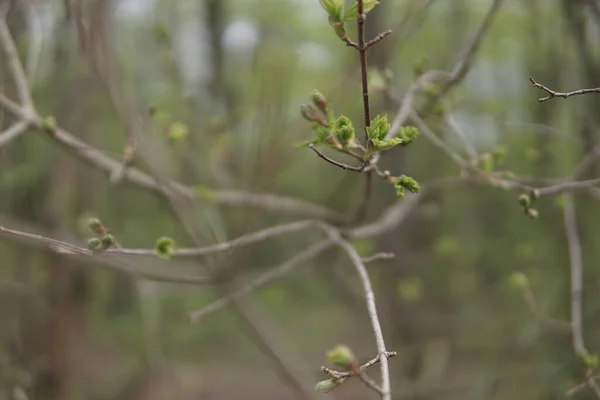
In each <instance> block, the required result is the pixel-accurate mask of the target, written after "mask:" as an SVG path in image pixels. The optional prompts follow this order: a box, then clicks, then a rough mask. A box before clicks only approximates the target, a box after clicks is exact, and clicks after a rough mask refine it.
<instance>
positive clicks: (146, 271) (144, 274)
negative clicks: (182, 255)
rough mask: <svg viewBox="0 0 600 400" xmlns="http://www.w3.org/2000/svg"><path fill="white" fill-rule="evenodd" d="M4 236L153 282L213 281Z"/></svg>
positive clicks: (48, 241) (5, 232)
mask: <svg viewBox="0 0 600 400" xmlns="http://www.w3.org/2000/svg"><path fill="white" fill-rule="evenodd" d="M2 236H6V237H8V238H12V239H13V240H18V241H25V242H27V243H29V244H32V243H33V244H37V245H38V246H39V247H43V248H46V249H48V250H50V251H52V252H54V253H57V254H60V255H63V256H70V257H82V258H85V259H87V260H91V261H94V262H98V263H101V264H104V265H106V266H109V267H111V268H113V269H116V270H119V271H123V272H126V273H128V274H131V275H133V276H136V277H139V278H143V279H147V280H151V281H157V282H170V283H186V284H207V283H211V282H212V281H213V279H212V278H208V277H202V276H196V275H193V276H192V275H190V274H187V273H184V272H181V273H180V272H178V271H177V270H173V269H168V268H164V267H161V268H152V269H151V268H149V266H148V265H143V266H138V265H133V264H130V263H128V262H126V261H125V260H123V259H115V257H114V256H113V257H107V256H106V255H105V254H104V252H94V251H91V250H89V249H87V248H83V247H79V246H76V245H73V244H71V243H67V242H64V241H60V240H56V239H52V238H49V237H46V236H42V235H36V234H33V233H27V232H21V231H17V230H14V229H10V228H6V227H3V226H0V237H2Z"/></svg>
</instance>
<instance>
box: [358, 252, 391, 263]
mask: <svg viewBox="0 0 600 400" xmlns="http://www.w3.org/2000/svg"><path fill="white" fill-rule="evenodd" d="M394 257H396V255H395V254H394V253H377V254H373V255H372V256H371V257H366V258H363V259H362V261H363V262H364V263H365V264H368V263H371V262H373V261H379V260H391V259H392V258H394Z"/></svg>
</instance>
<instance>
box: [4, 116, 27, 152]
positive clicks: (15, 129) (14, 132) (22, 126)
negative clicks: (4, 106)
mask: <svg viewBox="0 0 600 400" xmlns="http://www.w3.org/2000/svg"><path fill="white" fill-rule="evenodd" d="M28 127H29V123H28V122H27V121H19V122H16V123H15V124H14V125H12V126H11V127H9V128H8V129H6V130H5V131H3V132H0V147H2V146H4V145H5V144H7V143H9V142H10V141H12V140H13V139H16V138H18V137H19V136H21V134H22V133H23V132H25V131H26V130H27V128H28Z"/></svg>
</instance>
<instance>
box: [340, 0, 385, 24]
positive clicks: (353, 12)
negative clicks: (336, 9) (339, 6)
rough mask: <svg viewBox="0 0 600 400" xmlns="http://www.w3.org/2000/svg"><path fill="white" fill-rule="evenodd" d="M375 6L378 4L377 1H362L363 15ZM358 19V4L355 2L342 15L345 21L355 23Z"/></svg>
mask: <svg viewBox="0 0 600 400" xmlns="http://www.w3.org/2000/svg"><path fill="white" fill-rule="evenodd" d="M377 4H379V1H378V0H364V1H363V7H364V12H365V14H366V13H368V12H369V11H371V10H372V9H373V8H374V7H375V6H376V5H377ZM357 18H358V2H357V1H355V2H354V4H352V6H351V7H350V8H349V9H348V11H346V13H345V14H344V20H345V21H356V19H357Z"/></svg>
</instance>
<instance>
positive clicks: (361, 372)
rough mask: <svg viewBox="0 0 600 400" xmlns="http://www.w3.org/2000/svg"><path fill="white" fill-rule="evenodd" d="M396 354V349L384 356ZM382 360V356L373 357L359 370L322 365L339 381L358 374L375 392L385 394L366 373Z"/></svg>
mask: <svg viewBox="0 0 600 400" xmlns="http://www.w3.org/2000/svg"><path fill="white" fill-rule="evenodd" d="M396 355H397V353H396V352H395V351H391V352H386V353H385V355H384V358H386V359H388V358H392V357H395V356H396ZM380 360H381V356H380V355H378V356H377V357H375V358H373V359H372V360H369V361H367V362H366V363H364V364H363V365H361V366H360V369H359V371H344V372H342V371H336V370H334V369H331V368H327V367H325V366H321V371H323V373H324V374H326V375H328V376H330V377H331V378H333V379H335V380H336V381H339V382H345V381H346V380H347V379H348V378H351V377H353V376H358V378H359V379H360V380H361V381H363V382H364V383H365V385H367V386H368V387H369V388H371V389H373V390H374V391H375V392H377V393H378V394H380V395H382V396H383V395H384V392H383V389H382V388H381V387H380V386H379V385H378V384H377V383H376V382H374V381H373V380H372V379H371V378H369V376H368V375H367V374H366V371H367V369H369V368H370V367H372V366H373V365H375V364H377V363H378V362H379V361H380Z"/></svg>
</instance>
